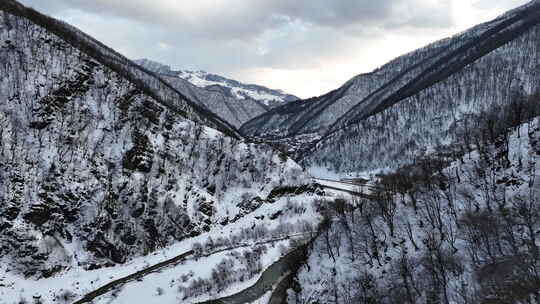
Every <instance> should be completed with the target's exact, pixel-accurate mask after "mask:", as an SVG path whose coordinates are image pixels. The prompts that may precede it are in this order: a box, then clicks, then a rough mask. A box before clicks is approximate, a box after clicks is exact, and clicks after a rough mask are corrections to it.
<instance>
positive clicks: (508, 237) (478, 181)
mask: <svg viewBox="0 0 540 304" xmlns="http://www.w3.org/2000/svg"><path fill="white" fill-rule="evenodd" d="M482 133H483V134H484V136H480V137H478V138H477V142H476V144H474V145H473V149H472V151H471V152H470V153H467V154H465V155H462V156H460V157H457V158H454V157H453V156H451V155H448V154H446V155H442V154H441V155H438V156H432V157H431V158H424V159H419V160H417V161H416V162H415V163H414V164H412V165H409V166H406V167H402V168H400V169H399V170H397V171H395V172H393V173H392V174H387V175H380V176H379V177H378V186H379V188H378V189H379V190H378V191H375V192H374V193H373V195H374V196H378V197H379V198H378V199H374V200H362V199H356V200H351V201H349V202H346V201H344V200H336V201H335V202H334V203H333V204H325V206H327V210H326V211H325V212H324V214H326V216H327V217H328V219H332V220H331V221H330V220H328V221H327V222H328V223H329V226H330V228H329V230H328V231H327V232H326V233H323V234H322V235H321V236H320V237H319V238H318V239H317V241H315V244H314V246H313V248H312V250H311V253H310V257H309V258H308V263H307V265H306V266H304V267H303V268H302V270H301V271H300V273H299V275H298V276H297V278H296V280H295V282H296V283H295V284H293V288H291V289H290V290H289V292H288V295H289V299H288V303H292V304H297V303H309V304H313V303H381V304H386V303H388V304H394V303H456V304H465V303H538V301H539V300H540V275H539V274H540V262H539V261H540V258H539V247H540V238H539V230H540V205H539V204H538V201H539V195H540V166H539V165H538V164H539V162H540V120H539V119H538V118H537V119H534V120H531V121H528V122H525V123H523V124H521V125H519V126H518V127H514V128H511V129H509V130H504V131H503V132H502V133H501V134H500V135H498V136H496V137H495V138H494V139H492V138H490V136H489V134H490V131H489V129H486V130H483V132H482Z"/></svg>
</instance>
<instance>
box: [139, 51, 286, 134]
mask: <svg viewBox="0 0 540 304" xmlns="http://www.w3.org/2000/svg"><path fill="white" fill-rule="evenodd" d="M136 62H137V63H138V64H139V65H140V66H142V67H143V68H144V69H146V70H149V71H152V72H154V73H157V75H159V77H160V78H162V79H164V80H165V81H166V82H167V83H168V84H170V85H171V86H172V87H174V88H175V89H176V90H178V91H179V92H182V94H183V95H185V96H187V97H188V98H190V99H191V100H193V101H194V102H196V103H197V104H199V105H200V106H202V107H204V108H205V109H207V110H208V111H210V112H212V113H214V114H215V115H217V116H219V117H221V118H223V119H224V120H226V121H227V122H229V123H230V124H232V125H234V126H236V127H238V128H239V127H240V126H241V125H242V124H243V123H245V122H246V121H248V120H250V119H252V118H254V117H256V116H258V115H261V114H263V113H265V112H266V111H268V110H269V109H270V107H269V106H268V104H270V103H271V102H270V100H274V101H275V98H281V97H277V96H278V95H275V94H274V95H271V96H272V98H270V99H265V98H266V97H268V96H270V95H268V94H270V93H269V92H277V91H272V90H269V89H266V88H262V87H259V86H254V85H243V84H240V83H238V82H235V81H233V80H228V79H225V78H221V77H220V76H216V75H211V74H206V73H204V72H187V71H173V70H171V68H170V67H169V66H166V65H163V64H160V63H157V62H154V61H150V60H147V59H142V60H138V61H136ZM180 75H185V76H186V75H187V76H186V77H185V79H184V78H183V77H180ZM189 75H191V76H189ZM195 75H200V76H201V77H202V78H201V77H196V76H195ZM188 76H189V77H188ZM207 79H222V80H221V81H220V82H216V81H214V82H211V81H210V80H207ZM218 83H220V84H218ZM249 88H252V89H249ZM256 88H258V89H256ZM235 92H236V93H235ZM239 92H240V93H239ZM241 92H244V93H245V92H250V94H252V95H254V96H255V95H256V94H259V95H258V96H259V97H261V96H263V95H264V94H266V95H264V96H266V97H264V96H263V97H264V98H262V99H261V100H258V99H254V98H250V97H246V96H247V95H246V96H241V94H244V93H241ZM257 92H259V93H257ZM239 94H240V95H239ZM246 94H247V93H246ZM276 94H281V93H276ZM282 97H283V98H285V97H286V96H285V95H283V96H282Z"/></svg>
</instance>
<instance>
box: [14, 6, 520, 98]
mask: <svg viewBox="0 0 540 304" xmlns="http://www.w3.org/2000/svg"><path fill="white" fill-rule="evenodd" d="M22 2H23V3H24V4H26V5H29V6H33V7H34V8H36V9H38V10H40V11H42V12H45V13H47V14H49V15H52V16H54V17H56V18H59V19H62V20H65V21H67V22H69V23H71V24H73V25H75V26H77V27H78V28H80V29H81V30H83V31H85V32H87V33H88V34H90V35H92V36H94V37H95V38H97V39H99V40H101V41H102V42H104V43H106V44H107V45H109V46H111V47H113V48H114V49H116V50H118V51H119V52H121V53H123V54H124V55H126V56H127V57H129V58H132V59H139V58H148V59H152V60H156V61H159V62H162V63H165V64H168V65H171V66H172V67H173V68H175V69H191V70H193V69H195V70H205V71H208V72H212V73H216V74H220V75H223V76H228V77H231V78H234V79H237V80H240V81H243V82H249V83H257V84H262V85H265V86H268V87H271V88H276V89H282V90H284V91H286V92H288V93H292V94H296V95H298V96H300V97H311V96H314V95H320V94H323V93H326V92H327V91H330V90H333V89H336V88H337V87H339V86H341V85H342V84H343V83H344V82H345V81H347V80H348V79H350V78H351V77H353V76H355V75H357V74H359V73H364V72H369V71H371V70H373V69H374V68H376V67H378V66H380V65H382V64H384V63H386V62H387V61H389V60H391V59H392V58H394V57H396V56H399V55H401V54H403V53H406V52H408V51H412V50H414V49H416V48H418V47H421V46H423V45H425V44H428V43H430V42H432V41H435V40H438V39H441V38H444V37H447V36H449V35H452V34H455V33H458V32H460V31H462V30H465V29H467V28H468V27H471V26H473V25H475V24H477V23H480V22H483V21H488V20H490V19H492V18H494V17H496V16H497V15H499V14H501V13H503V12H504V11H506V10H508V9H511V8H514V7H517V6H519V5H521V4H524V3H526V2H528V0H22Z"/></svg>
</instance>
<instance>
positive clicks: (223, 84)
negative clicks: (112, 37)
mask: <svg viewBox="0 0 540 304" xmlns="http://www.w3.org/2000/svg"><path fill="white" fill-rule="evenodd" d="M135 62H136V63H138V64H139V65H141V66H143V67H145V68H147V69H148V70H150V71H153V72H156V73H158V74H163V75H167V76H176V77H179V78H182V79H185V80H187V81H189V82H190V83H192V84H194V85H196V86H198V87H200V88H206V89H209V90H218V91H221V92H223V93H224V94H227V95H228V96H230V97H234V98H237V99H242V100H245V99H253V100H256V101H259V102H261V103H263V104H264V105H266V106H268V107H270V108H273V107H276V106H280V105H283V104H284V103H287V102H290V101H295V100H298V99H299V98H298V97H296V96H294V95H291V94H287V93H285V92H283V91H281V90H273V89H269V88H267V87H264V86H260V85H256V84H244V83H241V82H239V81H236V80H233V79H229V78H226V77H223V76H219V75H216V74H211V73H207V72H205V71H188V70H179V71H174V70H172V69H171V67H170V66H167V65H164V64H161V63H158V62H155V61H152V60H148V59H140V60H135Z"/></svg>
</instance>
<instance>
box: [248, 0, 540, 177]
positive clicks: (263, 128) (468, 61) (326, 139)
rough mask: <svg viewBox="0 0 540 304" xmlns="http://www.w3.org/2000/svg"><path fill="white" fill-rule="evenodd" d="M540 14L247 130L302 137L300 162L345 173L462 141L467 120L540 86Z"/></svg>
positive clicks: (492, 27)
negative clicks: (539, 45)
mask: <svg viewBox="0 0 540 304" xmlns="http://www.w3.org/2000/svg"><path fill="white" fill-rule="evenodd" d="M539 12H540V4H539V3H538V2H537V1H533V2H530V3H529V4H527V5H524V6H522V7H520V8H517V9H515V10H513V11H510V12H508V13H506V14H504V15H503V16H501V17H499V18H497V19H495V20H493V21H491V22H487V23H484V24H481V25H478V26H475V27H473V28H471V29H470V30H467V31H465V32H463V33H460V34H458V35H456V36H454V37H451V38H447V39H444V40H441V41H438V42H435V43H433V44H430V45H428V46H426V47H424V48H421V49H419V50H416V51H414V52H411V53H409V54H406V55H404V56H401V57H399V58H397V59H395V60H393V61H391V62H390V63H388V64H386V65H384V66H382V67H381V68H379V69H377V70H375V71H373V72H372V73H369V74H362V75H358V76H356V77H355V78H353V79H351V80H350V81H348V82H347V83H346V84H345V85H344V86H342V87H341V88H339V89H337V90H335V91H333V92H330V93H328V94H326V95H324V96H321V97H316V98H313V99H309V100H302V101H297V102H291V103H288V104H286V105H284V106H281V107H277V108H274V109H272V110H271V111H269V112H267V113H265V114H262V115H261V116H259V117H256V118H254V119H253V120H251V121H249V122H247V123H246V124H244V125H243V126H242V128H241V131H242V133H243V134H248V135H251V136H255V137H260V138H266V139H278V140H283V141H285V142H293V143H294V142H295V140H296V142H297V143H296V144H297V145H299V147H297V149H299V150H302V149H309V151H308V152H305V151H303V152H302V151H301V152H300V153H299V154H302V155H299V156H298V159H302V160H304V161H305V162H306V164H309V165H315V166H327V167H331V169H333V170H337V171H344V172H346V171H355V172H357V171H362V170H366V169H374V168H380V167H387V166H395V165H398V164H400V163H402V162H403V161H407V160H411V159H412V158H414V157H415V156H417V155H418V153H419V152H421V150H422V148H425V149H427V150H429V149H431V148H432V147H436V146H439V145H441V144H449V143H452V142H454V141H456V140H458V139H459V138H460V136H459V133H460V132H461V129H462V128H464V127H465V125H466V121H468V122H467V123H468V125H469V126H472V125H474V123H475V122H477V121H478V119H477V118H478V117H477V116H478V115H480V114H481V113H485V112H487V111H490V110H491V109H493V110H495V109H497V107H503V108H504V105H506V104H508V103H509V102H510V101H511V100H512V99H513V98H514V97H515V96H526V95H529V94H532V93H534V92H535V91H537V90H538V89H539V88H540V87H539V84H540V77H539V76H538V66H539V64H540V50H539V48H538V43H536V42H537V41H538V40H539V39H540V38H539V35H540V27H539V26H538V24H539V23H540V13H539ZM495 111H496V110H495ZM473 116H474V118H473ZM466 118H470V119H468V120H467V119H466ZM321 138H322V139H321ZM298 142H300V143H299V144H298ZM305 142H307V144H302V143H305ZM314 142H319V143H318V145H317V146H316V147H315V146H314V145H313V143H314Z"/></svg>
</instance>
